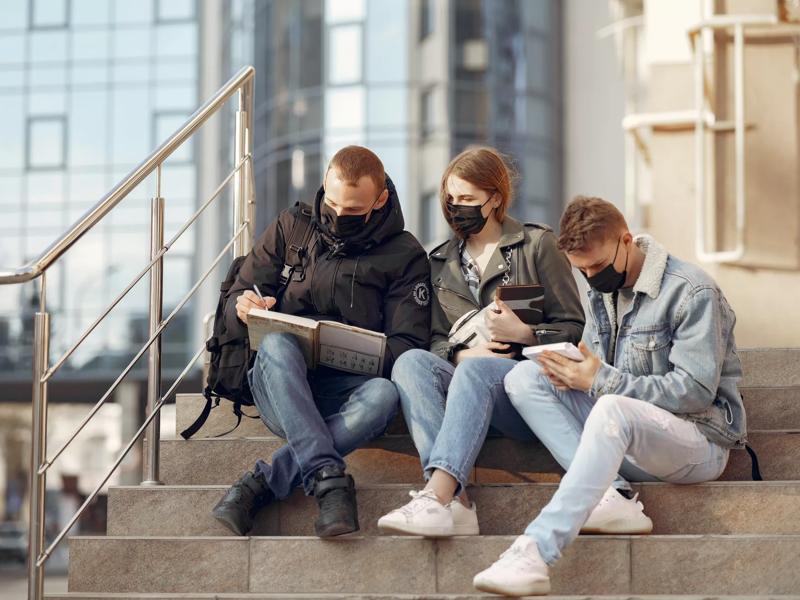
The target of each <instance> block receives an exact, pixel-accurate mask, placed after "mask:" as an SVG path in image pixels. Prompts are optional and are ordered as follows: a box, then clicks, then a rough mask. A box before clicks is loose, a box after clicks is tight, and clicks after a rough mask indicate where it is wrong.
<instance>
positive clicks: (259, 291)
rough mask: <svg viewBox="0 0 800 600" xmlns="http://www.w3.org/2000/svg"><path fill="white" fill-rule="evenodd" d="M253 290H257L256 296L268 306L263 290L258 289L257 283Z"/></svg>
mask: <svg viewBox="0 0 800 600" xmlns="http://www.w3.org/2000/svg"><path fill="white" fill-rule="evenodd" d="M253 289H254V290H255V292H256V296H258V299H259V300H261V302H263V303H264V304H266V301H265V300H264V296H262V295H261V290H259V289H258V286H257V285H256V284H255V283H254V284H253Z"/></svg>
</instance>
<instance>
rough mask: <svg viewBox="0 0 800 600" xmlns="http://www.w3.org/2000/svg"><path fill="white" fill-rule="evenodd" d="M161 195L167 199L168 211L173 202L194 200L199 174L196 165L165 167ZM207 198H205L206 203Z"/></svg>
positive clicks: (168, 165) (167, 165)
mask: <svg viewBox="0 0 800 600" xmlns="http://www.w3.org/2000/svg"><path fill="white" fill-rule="evenodd" d="M161 175H162V176H161V195H162V196H164V198H166V199H167V211H169V207H170V206H171V205H172V201H173V200H186V199H189V200H194V199H195V194H196V193H197V192H196V185H197V172H196V169H195V167H194V165H170V164H166V165H164V168H163V169H162V173H161ZM205 200H207V198H203V199H202V201H203V202H205Z"/></svg>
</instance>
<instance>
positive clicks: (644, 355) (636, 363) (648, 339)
mask: <svg viewBox="0 0 800 600" xmlns="http://www.w3.org/2000/svg"><path fill="white" fill-rule="evenodd" d="M628 343H629V345H630V349H631V367H633V368H634V369H636V370H637V371H639V373H637V375H664V374H665V373H667V372H668V371H669V370H670V364H669V352H670V350H671V348H672V333H671V332H670V331H669V328H668V327H667V326H666V325H665V326H664V327H662V328H660V329H648V330H644V331H632V332H630V333H629V334H628Z"/></svg>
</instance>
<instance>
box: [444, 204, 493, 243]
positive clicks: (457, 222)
mask: <svg viewBox="0 0 800 600" xmlns="http://www.w3.org/2000/svg"><path fill="white" fill-rule="evenodd" d="M492 198H494V194H492V195H491V196H489V199H488V200H486V202H484V203H483V204H481V205H480V206H465V205H463V204H453V203H452V202H447V204H446V207H447V222H448V223H449V224H450V227H452V228H453V230H454V231H455V232H456V234H458V235H459V236H460V237H462V238H468V237H469V236H471V235H472V234H474V233H480V232H481V231H482V230H483V228H484V227H485V226H486V221H488V220H489V216H488V215H487V216H485V217H484V216H483V207H484V206H486V204H487V203H488V202H489V200H491V199H492ZM492 210H494V208H492ZM489 214H490V215H491V214H492V213H491V212H489Z"/></svg>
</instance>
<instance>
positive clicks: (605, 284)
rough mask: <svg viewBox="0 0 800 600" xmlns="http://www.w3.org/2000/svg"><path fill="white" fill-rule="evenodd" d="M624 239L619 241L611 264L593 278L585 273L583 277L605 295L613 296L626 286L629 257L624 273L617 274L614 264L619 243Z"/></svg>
mask: <svg viewBox="0 0 800 600" xmlns="http://www.w3.org/2000/svg"><path fill="white" fill-rule="evenodd" d="M620 240H622V238H619V240H617V249H616V251H615V252H614V258H612V259H611V262H610V263H609V264H608V265H607V266H605V267H604V268H603V269H602V270H601V271H599V272H598V273H595V274H594V275H592V276H591V277H587V276H586V273H584V272H583V271H581V273H583V276H584V277H585V278H586V281H587V282H588V283H589V285H590V286H592V287H593V288H594V289H596V290H597V291H598V292H602V293H603V294H611V293H613V292H616V291H617V290H619V289H620V288H621V287H622V286H623V285H625V280H626V279H627V278H628V256H627V255H626V256H625V268H624V269H623V270H622V273H619V272H617V270H616V269H615V268H614V262H615V261H616V260H617V253H619V242H620Z"/></svg>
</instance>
